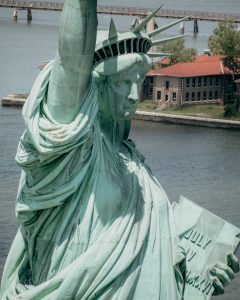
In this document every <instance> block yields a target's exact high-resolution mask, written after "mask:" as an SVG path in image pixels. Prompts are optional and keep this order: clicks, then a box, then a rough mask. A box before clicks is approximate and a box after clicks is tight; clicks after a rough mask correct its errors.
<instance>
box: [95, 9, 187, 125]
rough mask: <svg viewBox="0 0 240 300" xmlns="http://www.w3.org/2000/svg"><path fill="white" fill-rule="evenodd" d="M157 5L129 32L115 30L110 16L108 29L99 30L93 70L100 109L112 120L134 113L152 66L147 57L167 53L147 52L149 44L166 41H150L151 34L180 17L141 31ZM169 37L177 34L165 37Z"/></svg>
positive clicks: (127, 116)
mask: <svg viewBox="0 0 240 300" xmlns="http://www.w3.org/2000/svg"><path fill="white" fill-rule="evenodd" d="M159 9H160V8H159ZM159 9H157V10H155V11H154V12H153V13H152V14H150V15H149V16H148V17H147V18H146V19H145V20H144V21H142V22H141V23H140V24H139V25H138V26H137V27H136V28H135V29H134V30H133V31H132V32H125V33H118V32H117V30H116V27H115V25H114V23H113V20H111V24H110V29H109V31H108V32H106V31H104V32H98V35H97V43H96V48H95V54H94V63H93V68H94V69H93V70H94V72H93V74H94V76H95V79H96V83H97V85H98V90H99V105H100V112H101V113H103V114H105V115H107V116H108V117H110V118H112V119H114V120H125V119H131V118H132V117H133V116H134V113H135V111H136V109H137V105H138V102H139V99H140V94H141V87H142V83H143V81H144V78H145V75H146V73H147V71H148V70H149V69H150V68H151V59H150V57H157V56H160V57H161V56H166V55H167V54H166V53H152V52H149V51H150V49H151V47H152V46H155V45H158V44H161V43H163V42H165V41H166V39H162V40H158V41H152V40H151V37H153V36H154V35H156V34H158V33H159V32H161V31H163V30H165V29H167V28H169V27H171V26H173V25H175V24H176V23H179V22H180V21H179V20H178V21H177V22H176V21H175V22H174V23H171V24H170V25H167V26H164V27H162V28H158V29H156V30H154V31H152V32H150V33H145V32H142V29H143V28H144V27H145V26H146V24H147V23H148V22H149V21H150V20H151V19H152V18H153V16H154V15H155V14H156V13H157V11H158V10H159ZM181 21H182V20H181ZM177 38H178V37H177ZM171 39H176V37H174V38H170V39H169V38H168V39H167V40H171Z"/></svg>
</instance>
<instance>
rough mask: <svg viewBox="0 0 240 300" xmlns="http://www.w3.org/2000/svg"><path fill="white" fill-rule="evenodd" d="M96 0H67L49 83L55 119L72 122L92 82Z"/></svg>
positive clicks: (50, 107) (48, 102)
mask: <svg viewBox="0 0 240 300" xmlns="http://www.w3.org/2000/svg"><path fill="white" fill-rule="evenodd" d="M96 7H97V0H65V3H64V7H63V12H62V16H61V21H60V30H59V42H58V43H59V44H58V52H57V55H56V57H55V60H54V63H53V67H52V72H51V75H50V81H49V86H48V95H47V106H48V109H49V111H50V113H51V115H52V116H53V118H54V119H55V120H56V121H58V122H61V123H69V122H71V121H72V120H74V118H75V117H76V115H77V114H78V112H79V110H80V108H81V105H82V102H83V101H84V99H85V97H86V95H87V93H88V90H89V86H90V84H91V73H92V64H93V55H94V50H95V43H96V32H97V13H96Z"/></svg>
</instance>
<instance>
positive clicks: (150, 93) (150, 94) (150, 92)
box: [149, 86, 153, 98]
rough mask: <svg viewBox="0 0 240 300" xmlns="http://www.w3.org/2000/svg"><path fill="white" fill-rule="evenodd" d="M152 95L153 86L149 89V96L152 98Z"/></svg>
mask: <svg viewBox="0 0 240 300" xmlns="http://www.w3.org/2000/svg"><path fill="white" fill-rule="evenodd" d="M152 95H153V87H152V86H151V87H150V90H149V97H150V98H152Z"/></svg>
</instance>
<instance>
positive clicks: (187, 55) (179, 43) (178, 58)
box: [160, 39, 197, 65]
mask: <svg viewBox="0 0 240 300" xmlns="http://www.w3.org/2000/svg"><path fill="white" fill-rule="evenodd" d="M160 51H161V52H164V53H171V54H172V55H171V56H170V57H169V59H170V62H169V65H173V64H176V63H178V62H188V61H193V60H194V59H195V57H196V55H197V50H196V49H194V48H185V45H184V40H183V39H180V40H175V41H171V42H168V43H165V44H163V45H162V46H161V48H160Z"/></svg>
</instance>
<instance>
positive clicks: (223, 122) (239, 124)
mask: <svg viewBox="0 0 240 300" xmlns="http://www.w3.org/2000/svg"><path fill="white" fill-rule="evenodd" d="M25 101H26V99H25V98H18V97H16V95H14V94H11V95H7V96H6V97H3V98H2V106H6V107H22V106H23V105H24V103H25ZM134 119H137V120H143V121H152V122H167V123H174V124H184V125H192V126H205V127H214V128H229V129H240V121H235V120H228V119H213V118H204V117H197V116H188V115H180V114H170V113H161V112H148V111H140V110H137V111H136V113H135V117H134Z"/></svg>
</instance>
